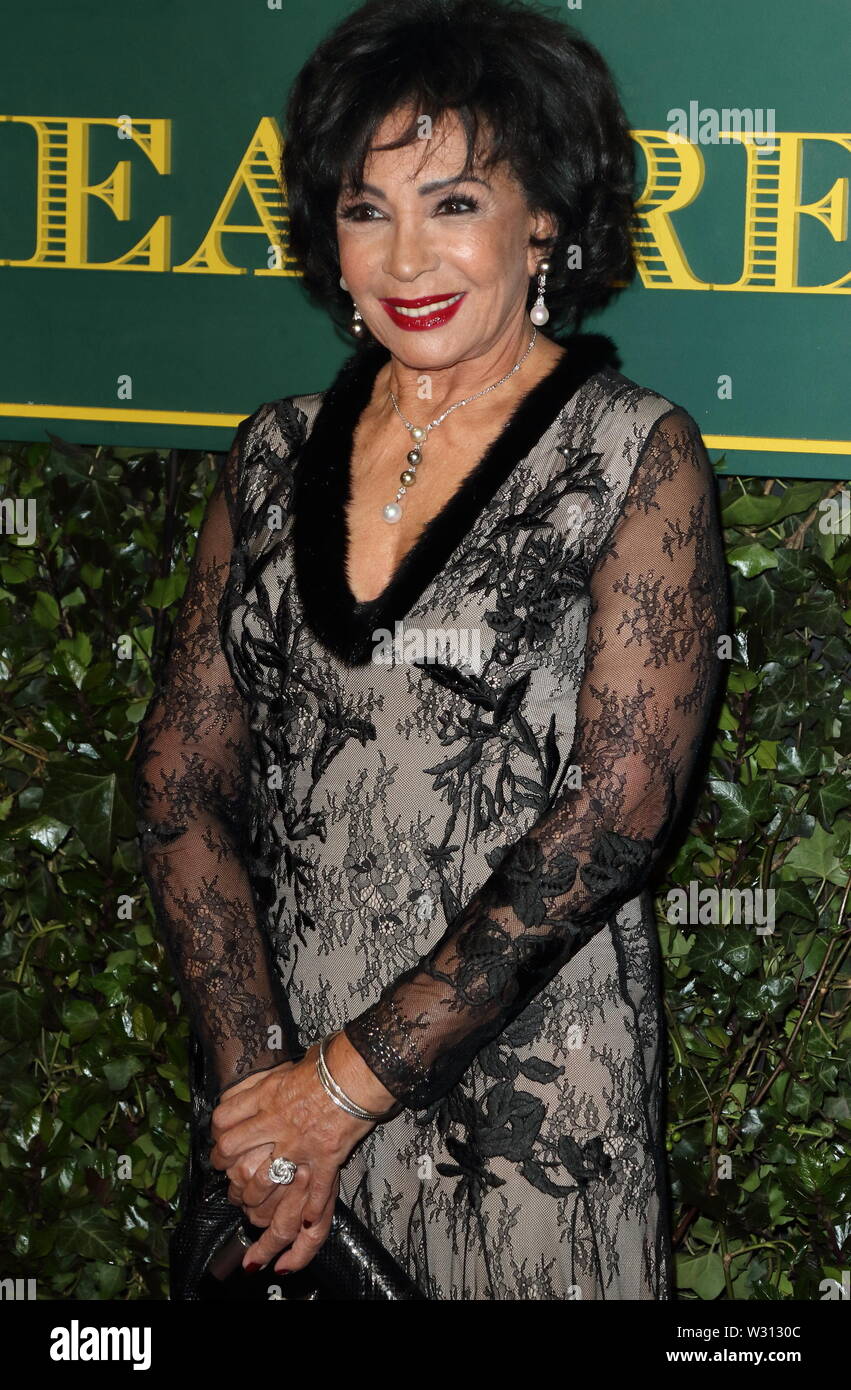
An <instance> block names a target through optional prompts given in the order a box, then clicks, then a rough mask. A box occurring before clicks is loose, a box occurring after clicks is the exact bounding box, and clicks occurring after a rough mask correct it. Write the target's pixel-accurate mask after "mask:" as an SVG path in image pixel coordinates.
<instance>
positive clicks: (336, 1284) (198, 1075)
mask: <svg viewBox="0 0 851 1390" xmlns="http://www.w3.org/2000/svg"><path fill="white" fill-rule="evenodd" d="M190 1062H191V1076H190V1090H191V1095H192V1119H191V1131H190V1149H189V1162H188V1165H187V1169H186V1174H185V1177H184V1185H183V1193H182V1201H181V1215H180V1219H179V1221H178V1223H177V1226H176V1227H175V1229H174V1231H173V1233H172V1235H171V1238H170V1241H169V1289H170V1297H171V1299H172V1300H192V1301H196V1300H197V1301H201V1300H210V1301H215V1300H228V1301H230V1300H234V1299H244V1300H260V1299H262V1300H264V1301H269V1300H271V1299H273V1298H282V1299H286V1300H288V1301H289V1300H299V1299H320V1298H323V1299H327V1298H332V1299H338V1300H343V1299H345V1300H349V1299H354V1300H360V1299H385V1298H390V1299H405V1300H410V1299H425V1298H426V1297H427V1296H426V1294H425V1293H423V1291H422V1289H421V1288H420V1287H419V1286H418V1285H417V1284H416V1283H415V1282H414V1281H413V1280H412V1279H411V1278H410V1277H409V1275H408V1273H407V1271H406V1270H404V1269H403V1268H402V1266H401V1265H400V1264H399V1263H398V1261H397V1260H395V1259H394V1258H393V1256H392V1255H391V1254H390V1252H389V1251H388V1250H386V1249H385V1248H384V1246H383V1245H382V1244H381V1242H380V1241H378V1240H376V1238H375V1236H374V1235H372V1233H371V1232H370V1231H369V1230H368V1229H367V1227H366V1226H365V1225H364V1224H363V1222H362V1221H360V1220H359V1219H358V1217H357V1216H355V1214H354V1212H353V1211H352V1210H351V1208H350V1207H348V1206H347V1205H346V1203H345V1202H343V1201H342V1200H340V1199H339V1198H338V1200H337V1204H336V1207H335V1210H334V1218H333V1221H332V1223H331V1230H330V1233H329V1235H328V1239H327V1240H326V1241H325V1244H324V1245H323V1246H322V1247H321V1249H320V1250H319V1251H318V1252H317V1254H316V1255H315V1256H314V1257H313V1259H312V1260H311V1262H310V1264H309V1265H308V1266H307V1267H306V1269H303V1270H298V1271H294V1272H293V1273H291V1274H276V1273H275V1271H274V1262H271V1263H270V1264H269V1266H268V1267H267V1268H265V1269H260V1270H257V1271H256V1273H254V1274H247V1273H246V1272H245V1270H243V1269H242V1267H241V1261H242V1256H243V1255H244V1252H245V1248H246V1246H247V1245H249V1244H252V1243H253V1242H254V1241H255V1240H259V1238H260V1236H261V1234H262V1231H261V1230H260V1229H259V1228H257V1227H255V1226H252V1225H251V1223H250V1222H249V1221H248V1219H247V1218H246V1217H245V1215H244V1213H243V1212H241V1211H240V1209H239V1208H238V1207H236V1206H234V1204H233V1203H232V1202H230V1201H229V1200H228V1196H227V1189H228V1177H227V1174H226V1173H222V1172H219V1171H218V1170H217V1169H215V1168H212V1167H211V1166H210V1164H209V1162H207V1161H205V1157H206V1155H207V1154H209V1150H210V1135H209V1124H208V1121H209V1106H208V1103H207V1101H206V1097H207V1096H208V1094H209V1093H208V1090H207V1086H206V1078H205V1075H204V1072H205V1067H204V1056H203V1050H202V1048H201V1046H200V1045H199V1043H198V1041H197V1039H196V1038H195V1037H194V1035H193V1037H192V1039H191V1046H190ZM273 1290H274V1292H273Z"/></svg>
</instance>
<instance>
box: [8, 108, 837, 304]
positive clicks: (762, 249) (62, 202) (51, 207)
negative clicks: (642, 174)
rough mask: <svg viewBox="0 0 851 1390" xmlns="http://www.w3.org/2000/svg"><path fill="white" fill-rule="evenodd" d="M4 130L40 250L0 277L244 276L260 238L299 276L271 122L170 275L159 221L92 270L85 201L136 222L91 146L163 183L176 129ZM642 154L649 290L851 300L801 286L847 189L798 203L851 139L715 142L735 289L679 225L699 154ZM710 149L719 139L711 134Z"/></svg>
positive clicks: (641, 234) (641, 239)
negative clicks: (731, 227)
mask: <svg viewBox="0 0 851 1390" xmlns="http://www.w3.org/2000/svg"><path fill="white" fill-rule="evenodd" d="M0 121H8V122H14V123H17V124H21V125H28V126H30V127H31V128H32V129H33V131H34V132H35V135H36V142H37V169H36V187H37V204H36V236H35V250H34V252H33V254H32V256H30V257H29V258H27V259H24V260H9V259H6V260H4V259H0V266H27V267H33V268H38V269H41V268H45V267H49V266H58V267H60V268H63V269H75V270H147V271H151V270H154V271H167V270H169V269H174V270H175V271H177V272H180V273H181V274H184V275H188V274H194V275H245V274H246V273H248V268H247V267H245V266H238V265H234V264H233V263H232V262H231V261H229V260H228V258H227V256H226V255H225V253H224V250H223V247H222V238H223V236H224V235H225V234H241V235H246V236H262V237H265V238H266V243H267V247H268V261H269V268H268V269H258V270H254V271H253V272H251V273H253V274H254V275H259V276H273V275H295V274H297V273H298V270H297V267H296V264H295V261H294V259H293V257H292V256H290V255H289V254H288V252H287V248H286V203H285V201H284V197H283V194H282V190H281V186H280V183H279V168H280V156H281V149H282V139H281V132H280V130H279V128H278V125H277V123H276V121H275V120H274V119H273V118H272V117H270V116H264V117H262V118H261V120H260V122H259V124H258V126H257V128H256V130H255V132H254V134H253V136H252V138H251V140H250V142H249V144H248V148H247V149H246V151H245V154H244V155H243V157H242V159H241V160H240V163H239V165H238V166H237V168H236V170H235V172H234V174H233V178H232V179H231V182H230V186H229V187H228V189H227V192H226V193H225V196H224V198H223V199H222V202H221V204H220V206H219V208H218V211H217V212H216V215H215V217H214V218H213V221H212V223H211V225H210V227H209V228H208V230H207V232H206V233H205V235H204V238H203V240H202V242H201V244H200V246H199V247H198V249H197V251H195V253H194V254H193V255H192V256H190V258H189V259H188V260H187V261H184V262H183V263H182V264H181V265H176V266H174V267H172V266H171V265H170V235H171V218H170V217H169V216H165V215H164V216H162V217H159V218H158V219H157V221H156V222H154V224H153V225H152V227H151V228H150V230H149V231H148V232H146V233H145V235H144V236H143V237H142V238H141V240H140V241H139V242H137V244H136V245H135V246H134V247H132V248H131V249H130V250H129V251H127V252H125V254H124V255H122V256H120V257H118V258H117V259H116V260H114V261H92V260H90V259H89V255H88V213H89V199H90V198H99V199H100V200H101V201H102V202H103V203H105V204H106V206H107V207H108V208H109V209H110V211H111V212H112V213H113V215H114V216H115V217H116V218H117V219H118V220H119V221H122V222H123V221H127V219H128V218H129V216H130V172H131V166H130V161H129V160H120V161H119V162H118V163H117V164H116V165H115V168H114V169H113V171H112V173H111V174H110V175H109V176H108V177H107V178H105V179H104V180H103V181H102V182H101V183H98V184H93V183H91V182H90V174H89V137H90V132H91V130H92V129H93V128H94V127H95V126H107V127H111V128H112V129H119V128H120V129H122V130H124V131H127V130H128V129H129V132H130V137H131V138H132V139H133V140H134V141H135V143H136V144H137V145H138V147H139V148H140V149H141V150H142V151H143V152H144V153H145V155H146V157H147V158H148V159H149V160H150V161H151V163H152V164H153V166H154V168H155V169H156V171H157V173H158V174H168V173H170V171H171V121H170V120H160V119H153V118H152V119H145V120H142V119H139V120H133V121H132V122H130V123H129V125H128V122H127V119H126V118H124V120H123V121H122V120H121V119H114V118H108V117H68V118H64V117H48V116H0ZM632 135H633V138H634V140H635V141H636V143H637V144H638V145H639V147H640V148H641V150H642V151H643V153H644V156H645V159H646V162H647V176H646V181H645V186H644V189H643V191H642V193H641V195H640V197H639V198H638V200H637V203H636V209H635V219H634V223H633V235H634V240H635V249H636V260H637V265H638V272H639V275H640V277H641V280H642V282H643V283H644V285H645V287H646V288H647V289H679V290H713V289H715V290H738V291H759V292H761V293H766V292H769V293H770V292H777V293H790V292H794V293H798V294H849V293H851V271H849V272H848V274H847V275H843V276H841V277H840V278H839V279H838V280H834V281H832V282H830V283H829V284H823V285H807V284H804V285H802V284H801V283H800V279H799V250H800V228H801V219H802V218H803V217H813V218H815V219H816V221H817V222H820V223H821V224H822V226H823V227H824V228H825V229H826V230H827V231H828V232H829V234H830V236H831V237H832V238H833V240H834V241H835V242H837V243H838V242H841V241H844V240H846V239H847V236H848V179H847V177H844V178H837V179H836V181H835V182H834V184H833V186H832V187H831V188H830V189H829V190H828V191H827V192H826V193H825V194H824V195H823V196H822V197H821V198H819V199H817V200H816V201H815V202H812V203H803V202H802V201H801V189H802V183H803V169H804V163H805V158H806V148H807V142H808V141H815V140H821V141H826V142H829V143H831V144H833V145H838V146H839V147H840V149H842V150H844V151H846V152H851V135H846V134H827V133H824V134H822V133H818V132H811V133H808V134H805V133H802V132H794V131H789V132H772V140H771V142H768V143H766V142H765V141H764V139H763V140H760V141H757V140H756V138H755V136H754V134H753V133H752V132H750V131H745V130H742V129H741V128H737V129H734V130H727V131H720V130H719V131H718V132H717V138H718V139H719V140H723V142H724V143H725V144H727V143H729V142H730V141H736V142H738V143H739V144H740V145H741V146H742V147H743V149H744V151H745V214H744V252H743V259H742V273H741V275H740V277H739V278H738V280H735V281H733V282H732V283H729V284H722V283H716V282H709V281H704V280H701V279H699V278H698V277H697V276H696V275H695V274H694V271H693V270H692V269H691V266H690V265H689V263H688V259H687V257H686V254H685V251H684V250H683V247H682V244H681V242H680V239H679V237H678V235H677V232H676V231H675V229H674V225H673V221H672V218H673V215H674V214H675V213H677V212H679V211H681V210H682V209H683V208H687V207H689V206H690V205H691V204H692V203H694V202H695V200H696V199H697V198H698V197H699V196H700V194H701V192H702V191H703V188H704V184H705V182H706V163H705V157H704V153H703V148H704V147H703V145H701V144H698V143H693V142H691V141H689V140H687V139H685V138H684V137H683V136H682V135H681V134H679V133H677V132H675V131H673V130H669V131H660V130H634V131H633V132H632ZM712 135H713V139H712V142H711V143H712V144H714V143H715V137H716V132H715V131H713V132H712ZM243 192H245V193H247V194H248V197H249V198H250V200H251V203H252V205H253V207H254V208H255V209H256V212H257V219H258V220H257V221H256V222H253V223H248V224H244V223H236V222H234V223H231V222H229V221H228V218H229V217H230V215H231V214H232V212H233V208H234V206H235V204H236V202H237V199H238V198H239V196H240V194H242V193H243Z"/></svg>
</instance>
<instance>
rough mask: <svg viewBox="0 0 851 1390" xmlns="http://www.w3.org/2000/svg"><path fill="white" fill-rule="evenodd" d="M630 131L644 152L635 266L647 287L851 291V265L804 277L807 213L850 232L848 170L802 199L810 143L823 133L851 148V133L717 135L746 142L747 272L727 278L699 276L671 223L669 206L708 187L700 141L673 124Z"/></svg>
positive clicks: (841, 235)
mask: <svg viewBox="0 0 851 1390" xmlns="http://www.w3.org/2000/svg"><path fill="white" fill-rule="evenodd" d="M632 135H633V138H634V139H635V140H636V142H637V143H638V145H639V146H640V148H641V149H642V150H643V151H644V155H645V158H646V160H647V177H646V181H645V186H644V190H643V192H642V194H641V196H640V198H639V199H638V201H637V203H636V218H635V232H634V242H635V248H636V261H637V266H638V272H639V275H640V277H641V279H642V281H643V283H644V285H645V286H646V287H647V288H648V289H662V288H665V289H676V290H742V291H745V290H759V291H761V292H762V293H766V292H776V293H787V294H788V293H789V292H790V291H794V292H797V293H798V294H849V293H851V288H849V287H851V272H849V273H848V274H847V275H844V276H841V277H840V279H838V280H834V281H832V282H831V283H830V284H827V285H802V284H801V283H800V281H799V249H800V226H801V218H802V217H814V218H815V219H816V220H817V221H818V222H821V224H822V225H823V226H824V227H825V228H826V229H827V231H828V232H829V233H830V235H831V236H832V238H833V240H834V241H836V242H841V241H845V240H846V239H847V236H848V179H847V178H838V179H837V180H836V182H835V183H834V184H833V186H832V188H830V189H829V191H828V192H827V193H825V194H824V196H823V197H822V198H820V199H819V200H818V201H817V202H814V203H802V202H801V187H802V182H803V166H804V155H805V143H806V141H808V140H826V141H830V142H831V143H833V144H835V145H839V146H840V148H842V149H844V150H848V151H851V135H828V134H819V133H811V134H804V133H802V132H800V131H788V132H783V133H777V134H774V136H773V144H767V145H766V144H762V143H757V142H756V141H755V139H754V137H753V135H752V134H751V133H750V132H744V131H741V130H726V131H720V132H719V138H726V140H736V141H738V142H739V143H741V144H742V145H743V146H744V148H745V155H746V179H745V227H744V255H743V263H742V274H741V276H740V277H739V279H738V280H735V281H733V282H731V283H729V284H720V283H715V282H709V281H707V282H704V281H702V280H698V279H697V278H696V276H695V275H694V273H693V272H692V270H691V267H690V266H689V264H688V262H687V260H686V257H685V253H684V252H683V248H682V245H681V243H680V240H679V238H678V236H677V234H676V232H675V231H674V228H673V225H672V223H671V214H672V213H674V212H679V211H680V209H681V208H685V207H688V206H689V204H690V203H693V202H694V200H695V198H697V196H698V195H699V193H700V191H701V189H702V187H703V184H704V179H705V163H704V157H703V153H702V147H701V146H699V145H697V144H692V143H690V142H689V141H688V140H685V139H684V138H683V137H682V136H681V135H679V134H678V133H675V132H666V131H658V130H634V131H633V132H632Z"/></svg>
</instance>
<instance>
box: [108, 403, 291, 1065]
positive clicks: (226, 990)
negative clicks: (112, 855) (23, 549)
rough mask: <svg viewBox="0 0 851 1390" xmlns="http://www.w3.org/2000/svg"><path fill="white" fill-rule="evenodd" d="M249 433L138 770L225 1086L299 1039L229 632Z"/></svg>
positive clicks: (186, 993) (200, 548)
mask: <svg viewBox="0 0 851 1390" xmlns="http://www.w3.org/2000/svg"><path fill="white" fill-rule="evenodd" d="M242 435H243V428H242V427H240V430H239V431H238V432H237V437H236V439H235V441H234V444H233V447H232V449H231V451H230V455H229V457H228V460H227V463H226V465H225V468H224V470H223V473H222V475H221V477H220V478H219V480H218V482H217V484H216V487H215V489H214V491H213V494H212V496H211V498H210V501H209V503H208V506H207V510H206V513H205V517H204V521H203V525H202V527H201V532H200V535H199V538H198V543H197V548H196V551H195V556H194V559H193V564H192V568H191V573H190V577H189V580H188V583H187V587H186V591H185V594H184V596H183V600H182V603H181V607H180V611H179V614H178V617H177V620H176V622H175V627H174V632H173V635H172V640H171V647H170V651H169V656H168V660H167V662H166V663H165V666H164V670H163V673H162V677H161V679H160V681H159V683H158V686H157V689H156V691H155V693H154V696H153V698H152V700H151V703H150V705H149V706H148V710H147V712H146V715H145V719H144V722H143V724H142V727H141V730H140V739H139V747H138V752H137V755H136V767H135V775H136V804H137V812H138V816H139V822H138V829H139V842H140V846H141V850H142V861H143V867H144V873H145V878H146V881H147V883H148V886H149V888H150V891H151V897H152V900H153V903H154V908H155V912H156V916H157V921H158V924H159V927H160V930H161V932H162V934H163V936H164V939H165V942H166V944H167V947H168V950H169V955H170V958H171V962H172V966H173V969H174V972H175V975H176V977H177V980H178V983H179V986H180V989H181V993H182V995H183V998H184V1001H185V1003H186V1005H187V1007H188V1010H189V1014H190V1018H191V1022H192V1025H193V1028H194V1030H195V1033H196V1036H197V1038H198V1041H199V1042H200V1044H201V1047H202V1049H203V1052H204V1058H205V1063H206V1075H207V1076H208V1077H210V1078H212V1079H213V1081H214V1084H215V1085H216V1087H217V1089H218V1091H222V1090H224V1089H225V1088H226V1087H227V1086H228V1085H232V1084H235V1083H236V1082H237V1081H240V1080H242V1079H243V1078H244V1077H245V1076H248V1075H249V1074H250V1073H252V1072H256V1071H261V1070H265V1069H267V1068H269V1067H273V1066H277V1065H279V1064H280V1063H281V1062H282V1061H285V1060H287V1053H286V1050H285V1046H286V1043H285V1039H286V1038H287V1037H288V1036H289V1035H288V1033H287V1031H286V1029H285V1028H283V1009H284V1003H283V1000H282V999H281V991H280V986H279V983H278V981H277V980H276V979H275V977H274V972H273V968H272V966H271V964H270V959H269V953H268V949H267V945H266V939H265V935H264V933H263V932H262V930H261V927H260V924H259V923H258V919H257V913H256V910H255V903H254V899H253V895H252V890H251V885H250V881H249V877H248V872H247V868H246V863H245V859H244V855H243V846H242V836H243V834H244V830H245V826H246V820H247V817H246V812H245V806H246V794H247V789H248V784H249V775H250V766H251V748H250V734H249V730H248V726H247V723H246V717H245V711H244V708H243V705H242V700H241V697H240V695H239V693H238V692H237V690H236V688H235V686H234V684H233V680H232V677H231V673H230V669H229V667H228V664H227V660H226V657H225V655H224V653H223V651H222V648H221V645H220V641H219V624H218V609H219V602H220V599H221V596H222V592H223V589H224V586H225V583H226V581H227V577H228V572H229V566H230V556H231V547H232V544H233V530H232V516H233V514H234V512H235V505H236V504H235V496H236V480H237V478H238V471H239V456H240V449H241V439H242Z"/></svg>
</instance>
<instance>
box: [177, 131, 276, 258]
mask: <svg viewBox="0 0 851 1390" xmlns="http://www.w3.org/2000/svg"><path fill="white" fill-rule="evenodd" d="M282 148H283V145H282V138H281V132H280V129H279V127H278V124H277V122H276V121H274V120H273V119H272V117H271V116H264V117H263V118H262V119H261V121H260V124H259V125H258V127H257V129H256V130H255V132H254V135H253V136H252V139H251V142H250V144H249V146H248V149H247V150H246V151H245V154H244V156H243V158H242V159H241V161H240V163H239V165H238V166H237V169H236V172H235V174H234V176H233V178H232V179H231V182H230V187H229V188H228V191H227V193H226V194H225V196H224V198H223V200H222V202H221V205H220V207H219V210H218V212H217V213H216V215H215V217H214V218H213V221H212V224H211V226H210V228H209V230H208V232H207V234H206V236H205V237H204V240H203V241H202V242H201V245H200V246H199V247H198V250H197V251H196V252H195V254H194V255H193V256H190V258H189V260H188V261H184V263H183V265H176V266H175V267H174V269H175V270H176V271H181V272H182V273H183V274H184V275H192V274H194V275H211V274H215V275H245V273H246V267H245V266H238V265H233V264H232V262H231V261H229V260H228V258H227V256H226V255H225V253H224V251H223V250H222V236H223V234H224V233H225V232H227V233H228V234H229V235H230V234H232V233H234V232H240V233H242V234H243V235H248V236H265V237H266V241H267V244H268V245H269V246H280V245H281V233H282V231H283V228H284V206H285V205H284V200H283V197H282V194H281V188H280V185H279V183H278V178H277V174H276V170H277V168H278V165H279V164H280V159H281V150H282ZM243 190H245V191H246V192H247V193H248V196H249V198H250V199H251V201H252V203H253V204H254V207H255V208H256V209H257V214H258V217H259V219H260V221H259V224H258V223H254V224H253V225H244V224H242V225H241V224H239V223H235V222H230V223H229V222H228V220H227V219H228V217H229V215H230V213H231V211H232V209H233V206H234V204H235V202H236V200H237V198H238V197H239V195H240V193H241V192H242V191H243ZM285 262H286V252H285V251H284V250H283V247H282V248H281V256H280V265H279V266H274V267H273V268H272V269H270V270H255V271H254V274H255V275H284V274H286V273H287V270H286V264H285ZM289 273H290V274H292V273H293V271H292V269H290V271H289Z"/></svg>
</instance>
